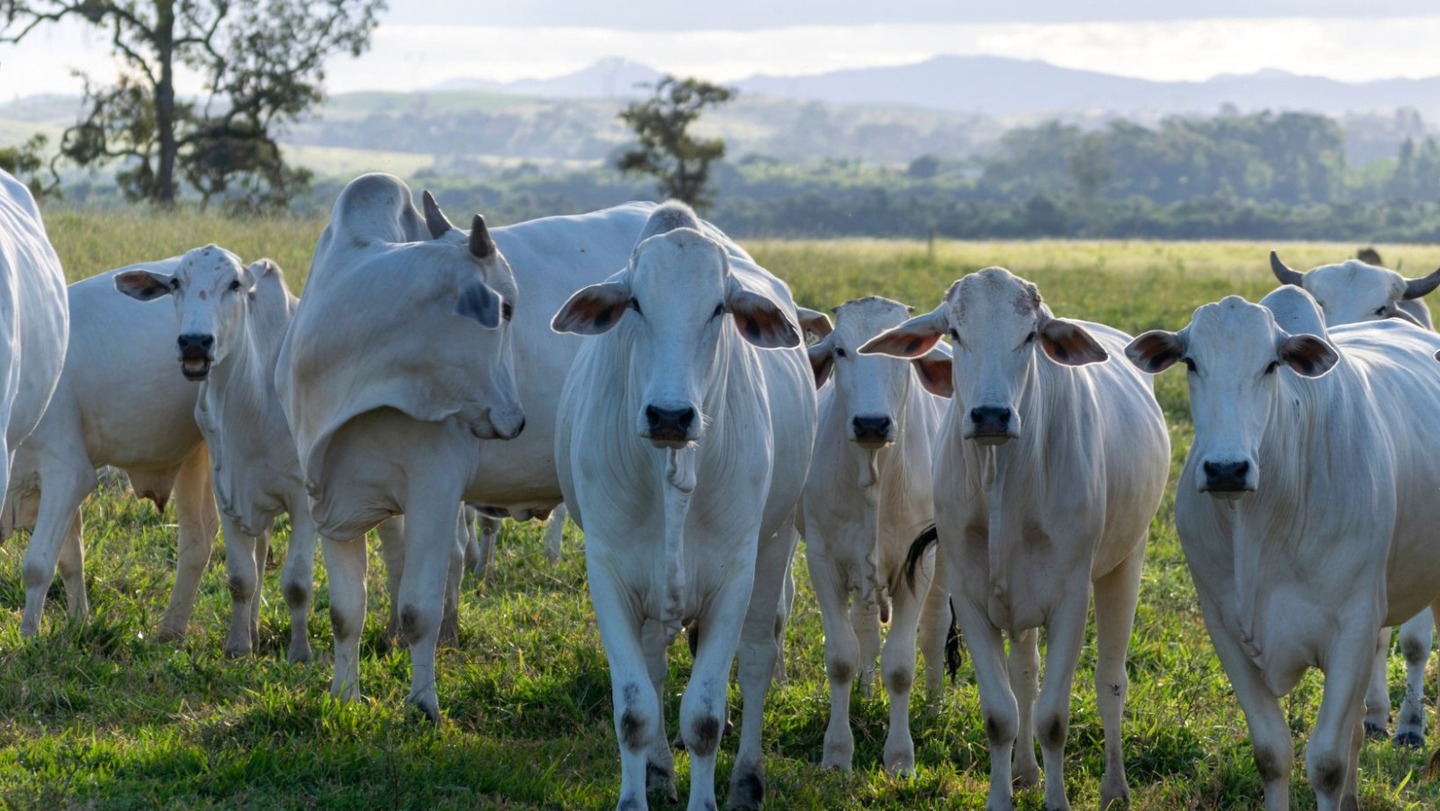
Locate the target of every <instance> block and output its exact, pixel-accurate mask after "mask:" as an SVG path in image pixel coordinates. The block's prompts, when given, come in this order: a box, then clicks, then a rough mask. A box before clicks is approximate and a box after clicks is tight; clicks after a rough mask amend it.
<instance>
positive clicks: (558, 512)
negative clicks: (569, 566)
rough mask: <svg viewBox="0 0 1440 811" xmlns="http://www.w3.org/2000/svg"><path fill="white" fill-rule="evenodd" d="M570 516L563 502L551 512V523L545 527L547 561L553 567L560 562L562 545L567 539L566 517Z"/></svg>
mask: <svg viewBox="0 0 1440 811" xmlns="http://www.w3.org/2000/svg"><path fill="white" fill-rule="evenodd" d="M569 514H570V511H569V510H567V509H565V502H563V501H562V502H560V504H559V505H558V506H556V507H555V509H554V510H553V511H551V513H550V522H549V523H548V524H546V525H545V560H546V561H548V562H549V563H550V565H551V566H554V565H555V564H557V563H559V562H560V544H561V542H562V541H564V539H565V516H567V515H569Z"/></svg>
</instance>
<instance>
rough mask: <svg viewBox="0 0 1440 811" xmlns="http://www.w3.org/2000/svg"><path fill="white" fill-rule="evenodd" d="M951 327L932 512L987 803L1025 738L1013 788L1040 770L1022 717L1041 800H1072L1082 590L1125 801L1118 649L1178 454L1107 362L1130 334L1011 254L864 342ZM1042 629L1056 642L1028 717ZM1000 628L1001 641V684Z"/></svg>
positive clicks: (924, 336)
mask: <svg viewBox="0 0 1440 811" xmlns="http://www.w3.org/2000/svg"><path fill="white" fill-rule="evenodd" d="M946 334H948V335H949V336H950V339H951V343H952V347H953V351H954V353H955V359H954V363H953V366H954V369H953V382H952V383H950V385H949V386H948V387H947V388H953V392H954V393H953V398H952V399H951V401H950V409H949V410H948V411H947V412H946V417H945V421H944V425H943V426H942V428H941V430H940V435H939V437H938V438H937V440H936V451H935V474H934V475H935V523H936V530H937V533H938V536H939V543H940V555H939V557H940V561H941V565H943V566H944V567H945V568H946V569H947V570H948V573H949V580H948V582H949V591H950V593H951V595H952V600H953V601H954V607H955V611H956V614H957V618H958V619H959V624H960V630H961V631H962V632H963V633H964V635H965V644H966V645H967V647H969V649H970V653H971V657H972V659H973V663H974V667H975V679H976V681H977V683H978V685H979V688H980V702H981V706H982V707H983V709H984V712H985V730H986V734H987V736H988V738H989V741H990V793H989V798H988V800H987V806H986V807H987V808H990V809H1002V808H1010V807H1011V806H1012V797H1011V776H1012V763H1011V752H1012V747H1013V746H1014V743H1015V741H1016V738H1017V736H1018V737H1019V741H1020V745H1019V748H1018V751H1015V752H1014V757H1015V760H1014V763H1013V772H1014V775H1015V777H1016V779H1017V781H1018V782H1019V783H1020V784H1021V785H1026V784H1030V783H1033V782H1034V781H1035V780H1036V779H1037V777H1038V769H1037V767H1036V763H1035V747H1034V743H1033V739H1032V738H1031V734H1032V731H1033V733H1034V734H1035V735H1037V736H1038V737H1039V739H1040V746H1041V749H1042V750H1043V754H1044V760H1045V807H1046V808H1052V809H1058V808H1068V807H1069V804H1068V802H1067V801H1066V798H1065V786H1064V768H1063V758H1064V750H1065V739H1066V736H1067V734H1068V730H1069V723H1070V693H1071V684H1072V682H1073V680H1074V676H1075V665H1076V661H1077V659H1078V658H1079V655H1080V647H1081V645H1082V644H1083V643H1084V640H1085V623H1086V616H1087V613H1088V610H1089V603H1090V593H1091V590H1092V587H1093V590H1094V593H1095V626H1096V632H1095V637H1096V644H1097V646H1098V648H1099V656H1098V659H1097V662H1096V666H1095V691H1096V703H1097V704H1098V706H1099V709H1100V719H1101V722H1102V723H1103V725H1104V729H1105V777H1104V780H1103V782H1102V783H1101V786H1100V805H1101V807H1102V808H1103V807H1106V806H1108V805H1109V804H1111V803H1112V802H1123V801H1125V799H1126V798H1127V797H1128V793H1129V790H1128V787H1127V785H1126V779H1125V762H1124V758H1123V756H1122V753H1121V742H1120V741H1121V739H1120V722H1121V716H1122V714H1123V711H1124V705H1125V691H1126V687H1127V681H1126V675H1125V649H1126V646H1127V644H1128V642H1129V637H1130V628H1131V625H1132V624H1133V622H1134V617H1135V603H1136V599H1137V595H1138V590H1139V586H1140V569H1141V564H1142V562H1143V560H1144V554H1145V542H1146V537H1147V534H1148V532H1149V528H1150V521H1151V519H1152V518H1153V517H1154V515H1155V512H1156V510H1157V509H1158V508H1159V505H1160V495H1161V492H1162V491H1163V490H1164V488H1165V478H1166V472H1167V470H1168V468H1169V464H1170V441H1169V437H1168V435H1167V433H1166V429H1165V420H1164V418H1163V417H1162V416H1161V413H1160V406H1159V405H1158V404H1157V403H1156V402H1155V396H1154V393H1153V391H1152V389H1151V386H1150V381H1149V380H1148V379H1146V378H1145V377H1144V376H1143V375H1141V374H1138V373H1137V372H1136V371H1135V370H1134V369H1132V368H1130V367H1129V366H1127V365H1126V364H1124V363H1105V362H1102V361H1106V360H1107V358H1108V357H1109V353H1110V352H1118V351H1120V350H1121V349H1123V348H1124V346H1125V344H1126V342H1127V341H1129V336H1127V335H1125V334H1124V333H1122V332H1119V331H1118V330H1114V329H1111V328H1109V327H1106V326H1103V325H1100V324H1090V323H1086V322H1080V321H1069V320H1065V319H1062V318H1056V317H1054V316H1053V315H1051V313H1050V309H1049V308H1048V307H1046V306H1045V305H1044V304H1043V303H1042V302H1041V300H1040V293H1039V291H1038V290H1037V289H1036V288H1035V285H1033V284H1030V283H1029V282H1026V281H1024V280H1023V279H1020V278H1017V277H1016V276H1013V275H1011V274H1010V272H1009V271H1007V270H1004V269H1003V268H987V269H985V270H982V271H979V272H978V273H974V274H971V275H969V276H966V277H965V278H963V279H961V280H960V281H958V282H956V283H955V284H954V285H952V286H951V288H950V290H949V292H948V293H946V295H945V300H944V301H943V302H942V303H941V304H940V306H939V307H937V308H936V309H935V310H934V311H933V312H929V313H926V314H925V315H921V316H917V317H915V318H912V319H910V320H909V321H906V322H905V323H904V324H901V325H900V326H898V327H896V328H894V329H892V330H890V331H888V332H886V333H883V334H882V335H880V336H879V337H878V338H875V339H874V340H872V341H870V342H869V343H867V344H866V345H865V346H863V347H861V349H860V351H861V352H862V353H872V352H881V353H884V354H891V355H897V356H900V357H920V356H922V355H924V354H925V353H926V352H929V351H930V350H931V349H932V348H933V347H934V346H935V343H936V342H937V341H938V340H939V339H940V336H941V335H946ZM1041 627H1043V628H1045V631H1046V639H1047V643H1048V652H1047V656H1046V663H1045V678H1044V687H1043V689H1042V690H1041V691H1040V696H1039V703H1038V706H1036V707H1034V712H1035V713H1036V714H1035V716H1034V724H1033V727H1032V725H1031V713H1032V704H1033V703H1034V701H1035V678H1036V675H1037V669H1038V667H1039V653H1038V650H1037V639H1036V637H1037V630H1036V629H1038V628H1041ZM1002 632H1007V633H1008V634H1009V636H1010V640H1011V642H1010V661H1009V681H1008V682H1007V679H1006V662H1005V652H1004V643H1003V640H1002V637H1001V634H1002ZM1017 698H1018V704H1017Z"/></svg>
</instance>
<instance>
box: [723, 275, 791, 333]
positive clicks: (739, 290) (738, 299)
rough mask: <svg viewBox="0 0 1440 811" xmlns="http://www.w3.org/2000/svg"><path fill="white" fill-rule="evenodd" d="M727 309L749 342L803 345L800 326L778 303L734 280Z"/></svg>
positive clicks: (727, 295) (726, 300)
mask: <svg viewBox="0 0 1440 811" xmlns="http://www.w3.org/2000/svg"><path fill="white" fill-rule="evenodd" d="M725 310H726V312H728V313H730V315H732V316H734V318H735V326H736V327H739V329H740V335H741V336H742V337H744V338H745V340H746V341H749V342H750V343H752V344H754V345H755V346H758V347H760V348H761V349H788V348H790V347H796V346H799V345H800V329H799V328H798V327H796V326H795V324H794V323H792V322H791V321H790V316H788V315H786V314H785V311H784V310H782V309H780V307H779V306H778V305H776V304H775V302H773V301H771V300H770V299H768V298H766V297H765V296H762V295H759V294H757V293H752V292H750V291H749V290H746V289H745V288H743V287H741V286H739V285H738V284H734V283H732V284H731V285H730V290H729V292H728V293H727V294H726V296H725Z"/></svg>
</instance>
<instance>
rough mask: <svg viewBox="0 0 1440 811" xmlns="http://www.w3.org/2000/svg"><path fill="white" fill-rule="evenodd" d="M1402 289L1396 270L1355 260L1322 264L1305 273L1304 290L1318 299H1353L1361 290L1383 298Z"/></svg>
mask: <svg viewBox="0 0 1440 811" xmlns="http://www.w3.org/2000/svg"><path fill="white" fill-rule="evenodd" d="M1404 286H1405V279H1404V277H1402V276H1401V275H1400V274H1398V273H1396V272H1395V271H1393V270H1386V269H1385V268H1380V267H1375V266H1374V265H1367V264H1365V263H1364V262H1361V261H1359V260H1356V259H1350V260H1347V261H1345V262H1341V263H1338V264H1334V265H1322V266H1321V267H1318V268H1315V269H1314V270H1311V271H1310V272H1308V273H1306V274H1305V287H1306V288H1307V289H1309V290H1310V292H1311V293H1313V294H1314V295H1315V296H1316V297H1319V298H1324V297H1331V296H1342V297H1345V296H1354V295H1357V294H1360V293H1362V292H1364V291H1374V292H1375V293H1378V294H1380V295H1382V296H1390V295H1398V294H1399V293H1400V292H1401V291H1403V289H1404Z"/></svg>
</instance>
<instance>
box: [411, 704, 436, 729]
mask: <svg viewBox="0 0 1440 811" xmlns="http://www.w3.org/2000/svg"><path fill="white" fill-rule="evenodd" d="M410 706H412V707H414V708H415V709H417V710H419V711H420V712H421V713H423V714H424V715H425V720H427V721H429V722H430V723H432V724H434V725H436V726H439V725H440V721H441V720H442V719H441V715H440V708H439V707H438V706H436V705H435V704H433V703H432V702H430V701H428V700H416V699H414V698H412V699H410Z"/></svg>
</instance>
